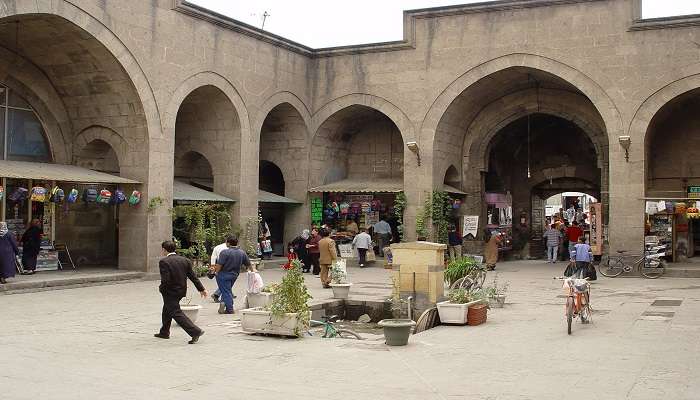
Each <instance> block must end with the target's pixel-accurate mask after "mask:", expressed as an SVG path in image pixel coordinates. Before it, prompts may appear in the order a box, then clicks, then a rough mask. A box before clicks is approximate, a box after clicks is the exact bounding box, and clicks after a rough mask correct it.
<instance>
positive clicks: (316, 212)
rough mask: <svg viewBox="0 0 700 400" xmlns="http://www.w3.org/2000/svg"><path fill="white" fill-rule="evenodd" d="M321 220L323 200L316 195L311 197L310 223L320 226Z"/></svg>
mask: <svg viewBox="0 0 700 400" xmlns="http://www.w3.org/2000/svg"><path fill="white" fill-rule="evenodd" d="M322 220H323V200H321V199H320V198H318V197H314V198H312V199H311V225H314V226H320V225H321V221H322Z"/></svg>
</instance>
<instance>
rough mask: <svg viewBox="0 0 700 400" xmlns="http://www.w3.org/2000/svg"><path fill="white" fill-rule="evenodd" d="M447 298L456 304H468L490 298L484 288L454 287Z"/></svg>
mask: <svg viewBox="0 0 700 400" xmlns="http://www.w3.org/2000/svg"><path fill="white" fill-rule="evenodd" d="M447 299H448V300H449V301H450V302H452V303H455V304H466V303H470V302H472V301H477V300H482V301H483V300H486V299H488V296H487V294H486V293H485V292H484V291H483V290H467V289H453V290H450V292H449V293H448V294H447Z"/></svg>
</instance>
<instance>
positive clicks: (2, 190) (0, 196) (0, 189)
mask: <svg viewBox="0 0 700 400" xmlns="http://www.w3.org/2000/svg"><path fill="white" fill-rule="evenodd" d="M4 198H5V188H4V187H2V186H0V200H2V199H4Z"/></svg>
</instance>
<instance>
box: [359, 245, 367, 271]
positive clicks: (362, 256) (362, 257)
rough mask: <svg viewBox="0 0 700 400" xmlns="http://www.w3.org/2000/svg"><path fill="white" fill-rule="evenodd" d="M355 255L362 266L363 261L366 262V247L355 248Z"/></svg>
mask: <svg viewBox="0 0 700 400" xmlns="http://www.w3.org/2000/svg"><path fill="white" fill-rule="evenodd" d="M357 255H358V256H359V258H360V266H363V267H364V265H365V263H367V249H363V248H360V247H358V248H357Z"/></svg>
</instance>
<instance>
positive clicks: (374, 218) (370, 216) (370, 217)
mask: <svg viewBox="0 0 700 400" xmlns="http://www.w3.org/2000/svg"><path fill="white" fill-rule="evenodd" d="M377 222H379V212H377V211H373V212H368V213H367V222H366V223H367V226H371V225H374V224H376V223H377Z"/></svg>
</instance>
